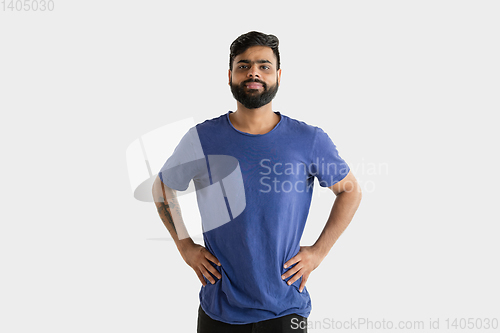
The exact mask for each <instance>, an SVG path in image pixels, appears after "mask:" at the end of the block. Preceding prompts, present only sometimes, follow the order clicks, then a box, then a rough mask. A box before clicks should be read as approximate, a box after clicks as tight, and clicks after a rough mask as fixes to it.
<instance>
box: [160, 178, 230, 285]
mask: <svg viewBox="0 0 500 333" xmlns="http://www.w3.org/2000/svg"><path fill="white" fill-rule="evenodd" d="M153 199H154V202H155V205H156V209H157V211H158V214H159V215H160V218H161V220H162V221H163V224H164V225H165V227H166V228H167V230H168V231H169V232H170V235H171V236H172V238H173V240H174V241H175V244H176V245H177V249H178V250H179V252H180V254H181V256H182V258H183V259H184V261H185V262H186V263H187V264H188V265H189V266H190V267H191V268H192V269H193V270H194V271H195V272H196V275H197V276H198V278H199V279H200V282H201V283H202V284H203V285H206V282H205V280H204V279H203V275H204V276H205V277H206V278H207V279H208V280H209V281H210V282H211V283H212V284H213V283H215V280H214V279H213V277H212V276H211V275H210V274H209V273H208V271H210V272H211V273H212V274H213V275H214V276H216V277H217V278H218V279H220V278H221V275H220V273H219V272H218V271H217V270H216V269H215V268H214V267H213V266H212V265H211V264H210V262H209V261H208V260H210V261H212V262H213V263H215V264H216V265H219V266H220V263H219V260H218V259H217V258H216V257H215V256H214V255H212V254H211V253H210V252H209V251H208V250H207V249H206V248H205V247H203V246H201V245H199V244H196V243H194V242H193V240H192V239H191V237H190V236H189V234H188V232H187V229H186V226H185V224H184V221H183V220H182V215H181V208H180V205H179V202H178V201H177V193H176V191H175V190H174V189H172V188H170V187H168V186H166V185H165V184H163V182H162V181H161V179H160V177H159V176H157V177H156V179H155V181H154V183H153Z"/></svg>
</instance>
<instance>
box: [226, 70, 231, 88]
mask: <svg viewBox="0 0 500 333" xmlns="http://www.w3.org/2000/svg"><path fill="white" fill-rule="evenodd" d="M227 74H228V81H227V84H228V85H231V70H230V69H228V71H227Z"/></svg>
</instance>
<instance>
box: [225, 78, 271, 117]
mask: <svg viewBox="0 0 500 333" xmlns="http://www.w3.org/2000/svg"><path fill="white" fill-rule="evenodd" d="M249 82H258V83H260V84H262V88H263V89H264V91H263V92H261V93H259V92H257V90H256V89H249V90H246V88H245V84H247V83H249ZM230 83H231V92H232V93H233V97H234V98H235V99H236V100H237V101H238V102H240V103H241V104H243V106H244V107H246V108H247V109H258V108H260V107H261V106H264V105H266V104H268V103H269V102H271V101H272V100H273V98H274V96H276V93H277V92H278V87H279V84H278V78H277V77H276V83H275V84H274V85H273V86H271V87H269V89H268V88H267V84H266V83H265V82H262V81H260V80H258V79H249V80H246V81H243V82H241V83H240V84H239V85H238V84H233V79H232V78H231V82H230Z"/></svg>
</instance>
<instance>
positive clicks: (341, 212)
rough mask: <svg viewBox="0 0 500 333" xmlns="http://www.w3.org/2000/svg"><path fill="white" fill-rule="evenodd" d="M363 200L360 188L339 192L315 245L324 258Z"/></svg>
mask: <svg viewBox="0 0 500 333" xmlns="http://www.w3.org/2000/svg"><path fill="white" fill-rule="evenodd" d="M360 202H361V192H360V191H359V189H358V188H356V189H355V190H353V191H349V192H347V191H345V192H342V193H339V194H338V195H337V197H336V198H335V202H334V203H333V207H332V210H331V212H330V216H329V217H328V221H327V222H326V225H325V227H324V229H323V231H322V232H321V235H320V236H319V238H318V240H317V241H316V243H314V245H313V247H314V248H315V249H316V250H317V251H318V253H319V255H320V256H321V257H322V258H324V257H326V256H327V254H328V252H330V249H331V248H332V246H333V244H335V242H336V241H337V239H339V237H340V235H342V233H343V232H344V230H345V229H346V228H347V226H348V225H349V223H351V220H352V218H353V217H354V213H356V210H357V209H358V207H359V203H360Z"/></svg>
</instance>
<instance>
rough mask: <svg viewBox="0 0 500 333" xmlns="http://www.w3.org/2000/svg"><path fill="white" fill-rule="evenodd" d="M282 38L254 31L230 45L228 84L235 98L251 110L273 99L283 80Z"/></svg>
mask: <svg viewBox="0 0 500 333" xmlns="http://www.w3.org/2000/svg"><path fill="white" fill-rule="evenodd" d="M278 44H279V40H278V38H277V37H276V36H274V35H266V34H263V33H261V32H256V31H251V32H249V33H246V34H244V35H241V36H239V37H238V38H237V39H236V40H235V41H234V42H233V43H232V44H231V47H230V55H229V85H230V86H231V92H232V93H233V96H234V98H235V99H236V100H237V101H238V102H240V103H241V104H243V106H245V107H246V108H248V109H256V108H260V107H261V106H264V105H266V104H268V103H269V102H271V100H272V99H273V98H274V96H276V93H277V92H278V87H279V82H280V79H281V69H280V56H279V50H278Z"/></svg>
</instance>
